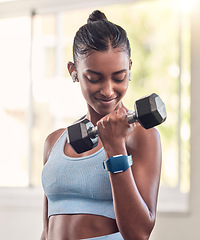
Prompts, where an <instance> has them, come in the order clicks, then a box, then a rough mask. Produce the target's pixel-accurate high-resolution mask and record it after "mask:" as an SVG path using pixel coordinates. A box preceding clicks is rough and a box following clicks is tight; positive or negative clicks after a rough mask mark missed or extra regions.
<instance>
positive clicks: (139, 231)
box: [122, 218, 155, 240]
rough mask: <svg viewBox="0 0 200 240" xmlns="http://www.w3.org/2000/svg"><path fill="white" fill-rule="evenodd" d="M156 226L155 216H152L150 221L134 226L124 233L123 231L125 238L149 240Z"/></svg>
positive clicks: (127, 239)
mask: <svg viewBox="0 0 200 240" xmlns="http://www.w3.org/2000/svg"><path fill="white" fill-rule="evenodd" d="M154 226H155V218H151V219H150V220H149V221H148V223H140V224H138V225H137V226H136V225H134V226H132V228H131V229H130V230H129V231H126V233H124V234H123V231H122V236H123V238H124V239H125V240H132V239H134V240H148V239H149V238H150V235H151V232H152V230H153V228H154Z"/></svg>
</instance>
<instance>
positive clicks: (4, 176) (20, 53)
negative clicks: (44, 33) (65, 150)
mask: <svg viewBox="0 0 200 240" xmlns="http://www.w3.org/2000/svg"><path fill="white" fill-rule="evenodd" d="M0 29H1V31H0V43H1V44H0V52H1V54H0V69H1V70H0V99H1V100H0V123H1V124H0V129H1V130H0V132H1V134H0V145H1V148H0V154H1V160H0V185H1V186H26V185H27V184H28V182H29V176H28V172H29V171H28V169H29V155H28V148H29V142H28V139H29V135H28V112H29V110H28V107H29V84H30V76H29V62H30V60H29V59H30V55H29V52H30V19H29V18H27V17H19V18H15V19H13V18H10V19H1V20H0Z"/></svg>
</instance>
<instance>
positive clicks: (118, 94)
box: [76, 48, 131, 116]
mask: <svg viewBox="0 0 200 240" xmlns="http://www.w3.org/2000/svg"><path fill="white" fill-rule="evenodd" d="M130 69H131V60H130V58H129V57H128V55H127V53H126V52H124V51H121V50H120V49H112V48H111V49H110V50H108V51H104V52H99V51H93V52H92V53H91V54H90V55H89V56H87V57H85V58H83V59H81V60H80V61H78V62H77V66H76V70H77V73H78V79H79V82H80V86H81V90H82V93H83V96H84V98H85V100H86V101H87V104H88V110H89V112H92V111H93V112H95V113H97V114H98V115H101V116H104V115H107V114H108V113H110V112H112V111H114V110H115V109H117V108H119V107H121V106H122V103H121V100H122V98H123V97H124V95H125V93H126V91H127V88H128V83H129V78H130Z"/></svg>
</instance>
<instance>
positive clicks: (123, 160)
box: [103, 155, 133, 173]
mask: <svg viewBox="0 0 200 240" xmlns="http://www.w3.org/2000/svg"><path fill="white" fill-rule="evenodd" d="M132 164H133V161H132V157H131V156H125V155H116V156H113V157H110V158H109V159H108V160H106V161H104V162H103V167H104V168H105V169H106V170H107V171H109V172H112V173H119V172H124V171H126V170H127V169H128V168H129V167H130V166H131V165H132Z"/></svg>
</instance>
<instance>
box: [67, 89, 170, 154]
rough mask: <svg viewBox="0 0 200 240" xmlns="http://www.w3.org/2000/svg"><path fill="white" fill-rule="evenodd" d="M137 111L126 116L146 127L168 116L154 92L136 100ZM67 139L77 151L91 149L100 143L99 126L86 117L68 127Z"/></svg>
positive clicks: (154, 124) (130, 121) (155, 124)
mask: <svg viewBox="0 0 200 240" xmlns="http://www.w3.org/2000/svg"><path fill="white" fill-rule="evenodd" d="M134 108H135V112H132V113H130V114H128V115H127V116H126V119H127V121H128V123H130V124H131V123H133V122H136V121H138V122H139V123H140V124H141V125H142V127H144V128H145V129H149V128H152V127H154V126H157V125H159V124H161V123H163V122H164V121H165V119H166V117H167V114H166V109H165V104H164V103H163V101H162V100H161V98H160V97H159V96H158V95H157V94H155V93H153V94H151V95H149V96H146V97H143V98H141V99H139V100H137V101H136V102H135V106H134ZM67 141H68V143H69V144H70V145H71V147H72V148H73V149H74V150H75V151H76V152H77V153H83V152H86V151H89V150H91V149H92V148H94V147H96V146H97V145H98V130H97V126H96V127H94V125H93V124H92V123H91V122H90V121H89V120H88V119H84V120H82V121H80V122H77V123H75V124H73V125H71V126H69V127H68V128H67Z"/></svg>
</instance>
